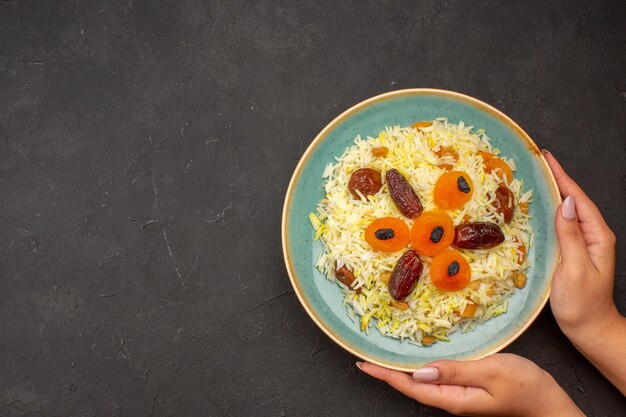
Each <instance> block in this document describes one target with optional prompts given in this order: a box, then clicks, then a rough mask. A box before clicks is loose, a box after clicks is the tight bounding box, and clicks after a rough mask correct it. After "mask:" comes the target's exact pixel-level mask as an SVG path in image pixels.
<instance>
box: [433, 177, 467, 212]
mask: <svg viewBox="0 0 626 417" xmlns="http://www.w3.org/2000/svg"><path fill="white" fill-rule="evenodd" d="M473 194H474V183H473V182H472V179H471V178H470V176H469V175H468V174H467V173H466V172H463V171H450V172H446V173H445V174H443V175H441V176H440V177H439V179H438V180H437V183H436V184H435V191H434V197H435V204H437V206H439V207H440V208H443V209H459V208H461V207H463V205H464V204H465V203H467V202H468V201H470V200H471V199H472V195H473Z"/></svg>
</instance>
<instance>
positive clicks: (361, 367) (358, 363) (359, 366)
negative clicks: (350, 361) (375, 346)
mask: <svg viewBox="0 0 626 417" xmlns="http://www.w3.org/2000/svg"><path fill="white" fill-rule="evenodd" d="M356 367H357V368H359V369H360V370H361V371H362V370H363V362H357V363H356Z"/></svg>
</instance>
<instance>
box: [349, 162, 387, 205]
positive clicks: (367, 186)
mask: <svg viewBox="0 0 626 417" xmlns="http://www.w3.org/2000/svg"><path fill="white" fill-rule="evenodd" d="M382 185H383V183H382V178H381V176H380V171H377V170H375V169H372V168H361V169H357V170H356V171H354V172H353V173H352V175H351V176H350V183H348V189H349V190H350V193H352V195H353V196H354V198H357V199H361V196H360V195H359V192H360V193H361V195H362V196H367V195H374V194H376V193H377V192H378V190H380V187H381V186H382Z"/></svg>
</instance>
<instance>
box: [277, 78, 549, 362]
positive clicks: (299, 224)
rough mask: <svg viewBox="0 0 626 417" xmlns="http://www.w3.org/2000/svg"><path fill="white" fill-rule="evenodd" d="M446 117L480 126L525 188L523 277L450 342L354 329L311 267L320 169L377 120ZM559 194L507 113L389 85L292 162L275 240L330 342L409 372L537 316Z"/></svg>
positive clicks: (333, 287) (488, 344)
mask: <svg viewBox="0 0 626 417" xmlns="http://www.w3.org/2000/svg"><path fill="white" fill-rule="evenodd" d="M441 116H443V117H447V118H448V119H449V120H450V121H451V122H454V123H457V122H459V121H464V122H465V124H466V125H472V126H474V127H475V128H482V129H485V130H486V132H487V135H488V136H489V137H490V138H491V139H492V144H493V145H494V146H495V147H497V148H499V149H500V150H501V151H502V153H503V154H504V155H506V156H507V157H510V158H513V160H514V161H515V165H516V166H517V172H516V173H515V176H516V177H517V178H523V179H524V183H525V186H526V188H527V189H529V188H532V189H533V190H534V191H533V202H532V204H531V205H530V214H531V215H532V220H531V224H532V227H533V231H534V233H535V237H534V246H533V247H532V248H531V250H530V252H529V254H528V256H529V259H530V261H531V265H532V267H531V268H530V270H529V271H528V273H527V276H528V283H527V285H526V287H525V288H524V289H523V290H521V291H516V292H515V295H514V296H513V297H512V298H511V300H510V303H509V310H508V312H507V313H506V314H503V315H501V316H499V317H497V318H495V319H492V320H490V321H488V322H487V323H486V324H482V325H477V326H476V329H475V330H474V331H473V332H468V333H461V332H457V333H454V334H453V335H451V337H450V342H439V343H435V344H434V345H433V346H430V347H419V346H415V345H412V344H409V343H407V342H406V341H404V342H401V341H399V340H394V339H391V338H387V337H383V336H381V335H380V334H379V333H378V331H376V330H375V329H370V331H369V334H366V333H364V332H361V331H360V329H359V324H358V323H353V322H352V321H350V319H349V318H348V316H347V314H346V311H345V308H344V307H343V306H342V298H343V297H342V293H341V291H340V288H339V286H338V284H336V283H334V282H332V281H329V280H327V279H325V278H324V276H323V275H322V274H320V273H319V272H318V271H317V270H316V269H315V267H314V263H315V260H316V259H317V257H318V255H319V254H320V253H321V251H322V247H321V244H319V242H313V239H312V238H313V229H312V227H311V224H310V222H309V219H308V216H309V213H310V212H311V211H314V210H315V208H316V205H317V203H318V201H319V200H320V199H321V198H322V197H323V195H324V194H323V189H322V184H323V181H322V173H323V172H324V168H325V167H326V165H327V164H328V163H329V162H332V161H333V157H334V156H337V155H340V154H341V153H342V152H343V151H344V150H345V148H346V147H348V146H350V145H351V144H352V140H353V139H354V137H355V136H356V135H361V136H362V137H367V136H376V135H377V134H378V132H380V131H381V130H382V129H383V128H384V127H385V126H389V125H400V126H407V125H410V124H412V123H415V122H416V121H420V120H432V119H434V118H436V117H441ZM558 204H560V196H559V193H558V190H557V187H556V183H555V181H554V177H553V176H552V174H551V172H550V170H549V168H548V166H547V164H546V162H545V161H544V159H543V158H542V157H541V153H540V152H539V149H538V148H537V146H536V145H535V144H534V142H533V141H532V140H531V139H530V137H529V136H528V135H527V134H526V133H525V132H524V131H523V130H522V129H521V128H520V127H519V126H518V125H517V124H516V123H515V122H513V121H512V120H511V119H510V118H508V117H507V116H505V115H504V114H502V113H501V112H500V111H498V110H496V109H495V108H493V107H491V106H489V105H488V104H485V103H483V102H481V101H479V100H477V99H474V98H472V97H468V96H465V95H462V94H459V93H454V92H450V91H444V90H434V89H410V90H401V91H394V92H390V93H386V94H382V95H380V96H376V97H373V98H371V99H368V100H366V101H364V102H362V103H359V104H357V105H356V106H354V107H352V108H350V109H349V110H347V111H345V112H344V113H343V114H341V115H340V116H339V117H337V118H336V119H335V120H333V121H332V122H331V123H330V124H329V125H328V126H326V127H325V128H324V130H322V131H321V132H320V134H319V135H318V136H317V137H316V138H315V140H314V141H313V142H312V143H311V145H310V146H309V147H308V149H307V150H306V152H305V153H304V155H303V156H302V159H301V160H300V163H299V164H298V166H297V167H296V170H295V172H294V174H293V177H292V179H291V182H290V184H289V188H288V189H287V196H286V199H285V205H284V208H283V219H282V239H283V253H284V256H285V264H286V266H287V271H288V273H289V277H290V279H291V283H292V285H293V287H294V290H295V292H296V294H297V296H298V298H299V299H300V301H301V302H302V305H303V307H304V309H305V310H306V311H307V313H308V314H309V315H310V316H311V318H312V319H313V320H314V321H315V323H317V325H318V326H319V327H320V328H321V329H322V330H323V331H324V332H325V333H326V334H327V335H328V336H329V337H330V338H331V339H333V340H334V341H335V342H337V343H338V344H339V345H341V346H342V347H343V348H345V349H346V350H348V351H349V352H351V353H353V354H354V355H356V356H358V357H360V358H362V359H364V360H367V361H369V362H373V363H377V364H379V365H382V366H386V367H388V368H392V369H397V370H402V371H412V370H414V369H416V368H419V367H421V366H422V365H424V364H426V363H428V362H430V361H433V360H435V359H457V360H467V359H478V358H480V357H483V356H486V355H488V354H491V353H494V352H497V351H499V350H501V349H503V348H504V347H506V346H507V345H508V344H509V343H511V342H512V341H514V340H515V339H516V338H517V337H518V336H519V335H520V334H522V332H523V331H524V330H525V329H526V328H527V327H528V326H529V325H530V324H531V323H532V321H533V320H534V319H535V318H536V317H537V315H538V314H539V312H540V311H541V309H542V308H543V306H544V305H545V303H546V301H547V300H548V296H549V292H550V280H551V278H552V273H553V272H554V269H555V268H556V265H557V262H558V259H559V252H558V244H557V241H556V237H555V234H554V227H553V218H554V213H555V211H556V208H557V206H558Z"/></svg>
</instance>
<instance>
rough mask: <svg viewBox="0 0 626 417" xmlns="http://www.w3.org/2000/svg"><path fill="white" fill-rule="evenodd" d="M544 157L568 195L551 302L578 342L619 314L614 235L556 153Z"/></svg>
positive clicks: (560, 214)
mask: <svg viewBox="0 0 626 417" xmlns="http://www.w3.org/2000/svg"><path fill="white" fill-rule="evenodd" d="M544 157H545V159H546V161H547V162H548V165H549V166H550V169H551V170H552V173H553V174H554V177H555V179H556V182H557V184H558V186H559V190H560V191H561V195H562V196H563V197H564V198H565V200H564V201H563V204H561V206H560V207H559V208H558V210H557V213H556V216H555V226H556V234H557V237H558V240H559V245H560V246H561V262H560V263H559V265H558V267H557V269H556V271H555V273H554V276H553V279H552V292H551V295H550V306H551V307H552V313H553V314H554V317H555V318H556V321H557V323H558V324H559V327H560V328H561V330H562V331H563V333H565V335H566V336H568V337H569V338H570V339H571V340H572V341H573V342H574V344H576V341H577V340H578V339H581V338H589V339H590V340H596V338H597V337H598V336H599V335H600V334H602V333H603V332H604V330H605V329H606V328H608V327H610V326H611V325H612V323H613V322H614V321H615V320H617V318H618V317H619V313H618V311H617V308H616V307H615V303H614V301H613V280H614V274H615V235H614V234H613V232H612V231H611V229H609V227H608V226H607V224H606V223H605V222H604V219H603V218H602V214H601V213H600V210H598V208H597V207H596V205H595V204H594V203H593V201H591V199H589V197H588V196H587V195H586V194H585V192H584V191H583V190H582V189H581V188H580V187H579V186H578V185H577V184H576V183H575V182H574V181H573V180H572V179H571V178H570V177H569V176H568V175H567V174H566V173H565V171H564V170H563V168H562V167H561V165H560V164H559V163H558V162H557V160H556V159H555V158H554V156H553V155H552V154H551V153H550V152H547V151H544Z"/></svg>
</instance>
